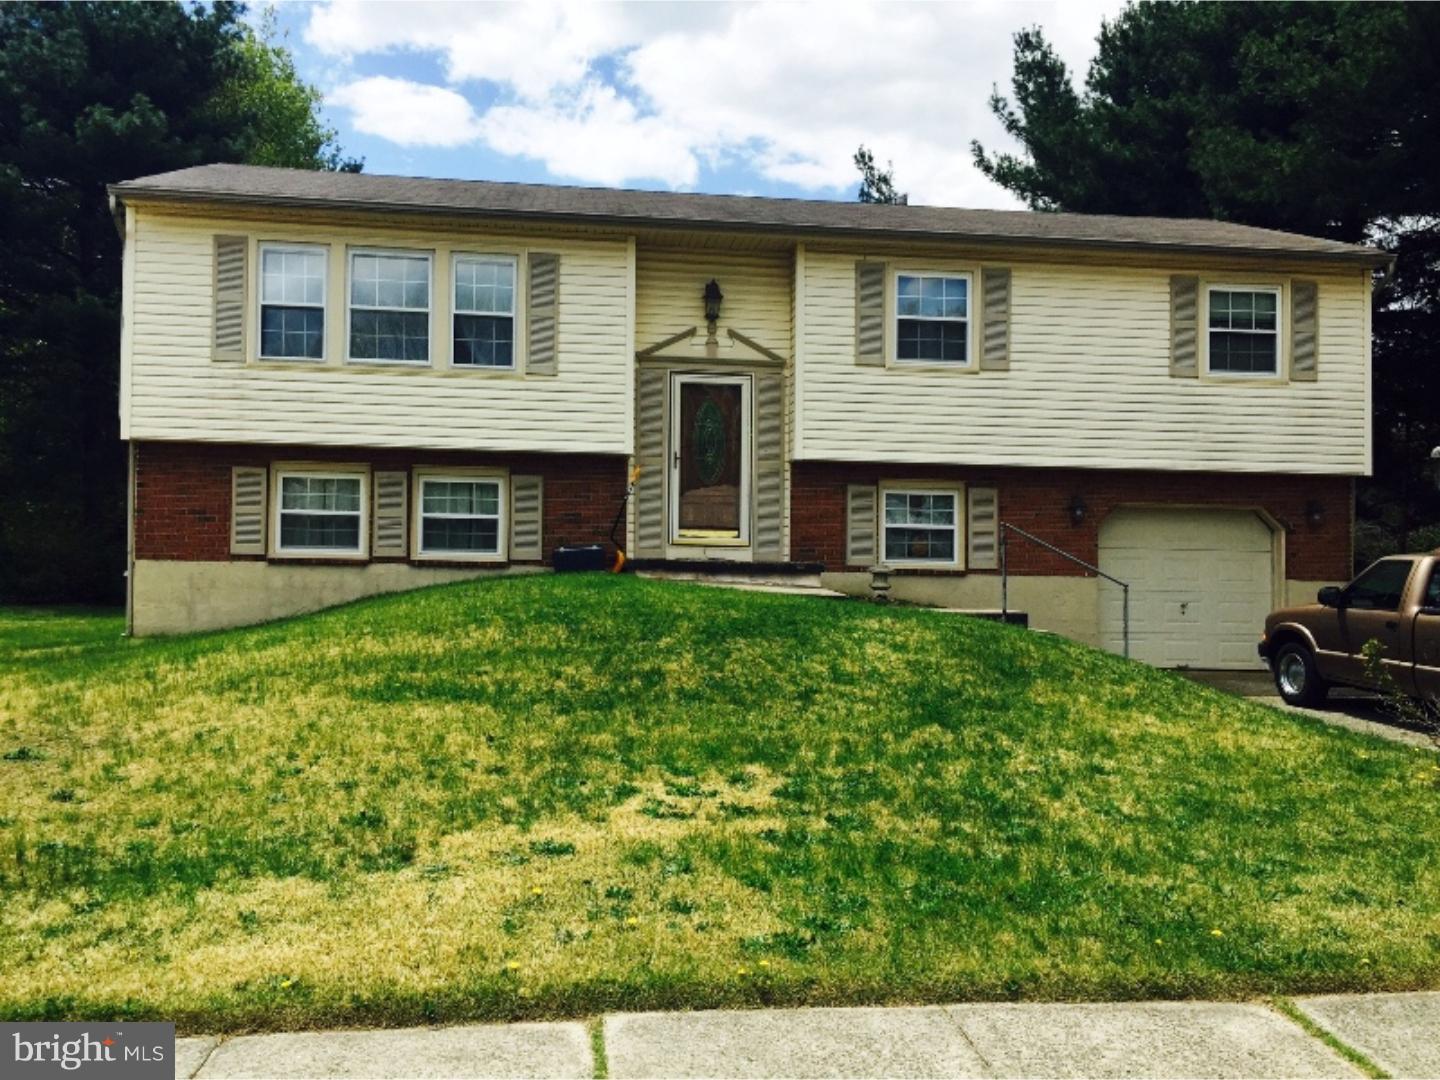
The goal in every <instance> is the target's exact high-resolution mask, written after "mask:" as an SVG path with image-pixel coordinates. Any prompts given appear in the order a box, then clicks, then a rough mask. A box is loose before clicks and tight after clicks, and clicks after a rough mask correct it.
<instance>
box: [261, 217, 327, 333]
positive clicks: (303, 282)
mask: <svg viewBox="0 0 1440 1080" xmlns="http://www.w3.org/2000/svg"><path fill="white" fill-rule="evenodd" d="M326 259H327V253H326V251H325V249H324V248H322V247H297V246H294V245H287V244H261V245H260V359H262V360H321V359H323V358H324V356H325V264H326Z"/></svg>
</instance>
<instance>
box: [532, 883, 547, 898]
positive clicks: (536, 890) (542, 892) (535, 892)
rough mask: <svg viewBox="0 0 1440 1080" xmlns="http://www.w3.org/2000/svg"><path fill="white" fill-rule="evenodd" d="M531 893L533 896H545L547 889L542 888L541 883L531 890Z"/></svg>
mask: <svg viewBox="0 0 1440 1080" xmlns="http://www.w3.org/2000/svg"><path fill="white" fill-rule="evenodd" d="M530 895H531V896H544V895H545V890H544V889H542V888H540V886H539V885H536V886H535V887H534V888H533V889H531V890H530Z"/></svg>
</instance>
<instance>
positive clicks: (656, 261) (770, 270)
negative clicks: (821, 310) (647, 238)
mask: <svg viewBox="0 0 1440 1080" xmlns="http://www.w3.org/2000/svg"><path fill="white" fill-rule="evenodd" d="M793 275H794V260H793V256H792V255H791V253H790V252H789V251H780V252H768V251H722V250H686V249H681V248H655V247H647V246H644V245H642V246H641V247H640V249H639V251H638V252H637V253H636V262H635V342H636V347H637V348H640V349H644V348H647V347H648V346H650V345H654V344H655V343H656V342H658V341H663V340H665V339H666V338H668V337H670V336H671V335H673V334H678V333H680V332H681V331H682V330H688V329H689V328H690V327H692V326H695V327H699V329H700V333H699V334H698V335H697V337H696V338H695V339H692V343H690V344H686V345H680V346H677V347H676V348H675V349H674V350H667V355H671V354H672V353H673V354H674V355H684V352H685V350H686V349H693V350H694V351H695V352H697V353H701V354H702V355H703V349H702V348H701V346H703V344H704V339H705V305H704V303H703V301H702V300H701V294H702V293H703V292H704V290H705V283H706V282H708V281H709V280H710V279H711V278H714V279H715V280H716V281H717V282H719V283H720V291H721V292H722V293H724V294H725V299H724V301H723V302H722V303H721V305H720V322H719V327H718V329H719V336H720V345H721V348H720V352H721V354H722V355H723V354H725V353H726V352H728V351H729V350H730V349H732V348H738V349H741V350H742V351H747V352H748V350H744V348H743V346H736V345H734V344H733V343H732V342H731V341H730V339H729V338H728V337H727V336H726V334H725V331H726V330H737V331H739V332H740V333H742V334H744V335H745V336H746V337H748V338H751V339H753V340H755V341H757V342H759V343H760V344H761V345H764V346H765V347H766V348H767V349H770V350H772V351H774V352H777V353H780V354H781V355H784V356H788V355H789V354H790V331H791V325H790V320H791V304H790V295H791V289H792V288H793V285H794V281H793Z"/></svg>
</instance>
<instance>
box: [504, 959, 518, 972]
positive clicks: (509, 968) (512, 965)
mask: <svg viewBox="0 0 1440 1080" xmlns="http://www.w3.org/2000/svg"><path fill="white" fill-rule="evenodd" d="M505 970H506V971H519V970H520V964H519V963H518V962H517V961H514V960H511V961H510V962H509V963H508V964H506V965H505Z"/></svg>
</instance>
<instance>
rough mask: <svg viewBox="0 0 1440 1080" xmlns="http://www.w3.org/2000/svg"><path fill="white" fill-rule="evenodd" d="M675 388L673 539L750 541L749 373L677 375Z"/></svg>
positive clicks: (684, 541) (683, 541)
mask: <svg viewBox="0 0 1440 1080" xmlns="http://www.w3.org/2000/svg"><path fill="white" fill-rule="evenodd" d="M671 389H672V393H673V397H672V398H671V408H670V416H671V434H670V492H671V537H672V540H673V542H675V543H677V544H717V545H724V544H746V543H749V539H750V379H749V377H748V376H738V377H737V376H729V375H676V376H675V377H674V380H673V383H672V387H671Z"/></svg>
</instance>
